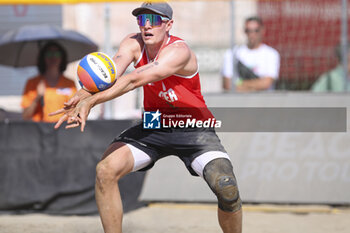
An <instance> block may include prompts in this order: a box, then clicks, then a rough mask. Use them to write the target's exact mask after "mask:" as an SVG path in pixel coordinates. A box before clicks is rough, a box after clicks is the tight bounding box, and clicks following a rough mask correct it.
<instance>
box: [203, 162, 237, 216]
mask: <svg viewBox="0 0 350 233" xmlns="http://www.w3.org/2000/svg"><path fill="white" fill-rule="evenodd" d="M203 177H204V179H205V181H206V182H207V183H208V185H209V187H210V189H211V190H212V191H213V192H214V193H215V195H216V197H217V198H218V205H219V208H220V209H221V210H223V211H226V212H236V211H238V210H240V209H241V206H242V202H241V199H240V197H239V191H238V187H237V182H236V177H235V175H234V174H233V168H232V164H231V162H230V160H228V159H225V158H218V159H214V160H212V161H210V162H209V163H208V164H207V165H206V166H205V167H204V170H203Z"/></svg>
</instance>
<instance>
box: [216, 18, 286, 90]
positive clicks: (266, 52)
mask: <svg viewBox="0 0 350 233" xmlns="http://www.w3.org/2000/svg"><path fill="white" fill-rule="evenodd" d="M244 25H245V28H244V32H245V33H246V35H247V40H248V41H247V44H245V45H242V46H235V47H234V48H233V49H230V50H228V51H227V52H226V54H225V58H224V64H223V68H222V77H223V88H224V90H231V89H232V85H233V84H234V86H235V87H234V88H235V90H236V91H237V92H252V91H262V90H271V89H273V88H274V83H275V81H276V80H277V78H278V74H279V68H280V55H279V53H278V52H277V50H275V49H274V48H272V47H270V46H268V45H266V44H264V43H263V42H262V40H263V35H264V32H265V29H264V24H263V21H262V19H261V18H259V17H250V18H247V19H246V21H245V24H244Z"/></svg>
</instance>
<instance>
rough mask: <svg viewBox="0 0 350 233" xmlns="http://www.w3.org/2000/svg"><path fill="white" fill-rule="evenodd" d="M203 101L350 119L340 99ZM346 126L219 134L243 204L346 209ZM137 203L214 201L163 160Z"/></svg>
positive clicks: (228, 97) (349, 165)
mask: <svg viewBox="0 0 350 233" xmlns="http://www.w3.org/2000/svg"><path fill="white" fill-rule="evenodd" d="M205 99H206V102H207V104H208V106H209V107H227V108H228V107H236V108H263V107H266V108H267V107H271V108H275V107H278V108H292V107H306V108H308V107H343V108H344V107H345V108H346V111H347V122H349V119H350V118H349V108H350V101H349V96H348V95H344V94H342V95H340V94H339V95H335V94H333V95H331V94H328V95H327V94H311V93H274V94H272V93H271V94H266V93H265V94H249V95H238V94H237V95H232V94H210V95H207V96H205ZM232 119H234V117H232ZM252 119H253V120H254V121H259V116H258V115H257V116H252V118H251V119H249V118H247V119H246V120H247V121H248V122H249V120H252ZM315 119H317V116H315ZM332 120H333V119H329V122H328V123H329V124H332V123H333V122H332ZM245 124H248V123H247V122H246V123H245ZM276 124H279V122H276ZM346 127H347V128H346V129H345V131H346V132H273V131H271V132H251V131H249V132H226V133H218V135H219V137H220V139H221V141H222V143H223V145H224V146H225V148H226V150H227V152H228V153H229V155H230V158H231V160H232V161H233V166H234V170H235V174H236V177H237V179H238V184H239V187H240V192H241V197H242V200H243V201H244V202H256V203H264V202H269V203H308V204H312V203H313V204H344V203H346V204H350V195H349V193H350V144H349V141H350V133H349V125H347V126H346ZM141 200H144V201H169V200H171V201H188V202H191V201H199V202H213V201H216V199H215V196H214V195H213V194H212V192H211V191H210V189H209V188H208V187H207V185H206V183H205V182H204V181H203V180H202V179H200V178H197V177H191V176H190V174H189V173H188V172H187V170H186V168H185V167H184V166H183V164H182V162H181V161H180V160H179V159H177V158H176V157H169V158H165V159H162V160H161V161H159V162H158V163H157V164H156V165H155V166H154V168H153V169H152V170H150V171H149V173H148V175H147V177H146V179H145V184H144V188H143V190H142V193H141Z"/></svg>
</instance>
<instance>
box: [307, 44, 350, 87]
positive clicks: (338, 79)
mask: <svg viewBox="0 0 350 233" xmlns="http://www.w3.org/2000/svg"><path fill="white" fill-rule="evenodd" d="M335 55H336V57H337V60H338V65H337V66H336V67H335V68H334V69H332V70H329V71H328V72H326V73H324V74H322V75H321V76H320V77H319V78H318V80H317V81H316V82H315V83H314V84H313V85H312V87H311V90H312V91H314V92H343V91H345V86H346V85H348V84H347V83H346V82H345V80H344V70H343V66H342V59H341V46H340V45H338V46H336V48H335ZM347 69H348V73H349V74H350V44H349V43H348V67H347ZM347 90H350V85H348V86H347Z"/></svg>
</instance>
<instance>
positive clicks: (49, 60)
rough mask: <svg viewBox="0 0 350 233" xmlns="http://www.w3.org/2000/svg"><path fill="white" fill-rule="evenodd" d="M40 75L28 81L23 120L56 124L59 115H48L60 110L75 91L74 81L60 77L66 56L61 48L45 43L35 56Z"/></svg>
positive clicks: (23, 101) (54, 44) (23, 104)
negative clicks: (36, 56)
mask: <svg viewBox="0 0 350 233" xmlns="http://www.w3.org/2000/svg"><path fill="white" fill-rule="evenodd" d="M37 66H38V69H39V72H40V74H39V75H38V76H36V77H34V78H31V79H29V80H28V81H27V83H26V85H25V89H24V93H23V96H22V104H21V105H22V108H23V112H22V116H23V119H25V120H33V121H37V122H39V121H43V122H56V121H58V119H59V118H60V116H49V115H48V114H49V113H51V112H54V111H56V109H58V108H61V107H62V106H63V104H64V103H65V102H66V101H68V100H69V99H70V98H71V97H72V96H73V95H74V93H75V92H76V87H75V83H74V81H72V80H70V79H68V78H66V77H65V76H63V72H64V70H65V69H66V67H67V53H66V51H65V50H64V49H63V48H62V46H61V45H59V44H58V43H55V42H48V43H47V44H46V45H44V47H43V48H42V49H41V50H40V53H39V56H38V65H37Z"/></svg>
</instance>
